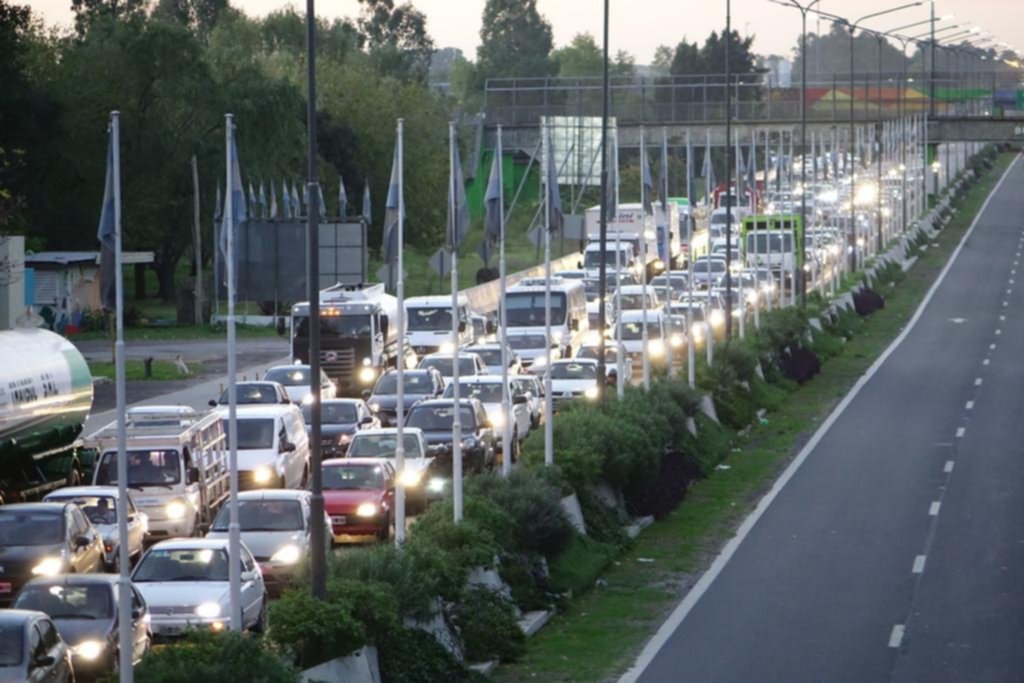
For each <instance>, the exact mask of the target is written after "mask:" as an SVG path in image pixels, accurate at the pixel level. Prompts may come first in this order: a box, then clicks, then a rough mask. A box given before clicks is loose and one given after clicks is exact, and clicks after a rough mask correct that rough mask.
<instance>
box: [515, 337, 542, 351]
mask: <svg viewBox="0 0 1024 683" xmlns="http://www.w3.org/2000/svg"><path fill="white" fill-rule="evenodd" d="M508 345H509V346H511V347H512V348H513V349H515V350H517V351H520V350H524V349H543V348H544V335H542V334H522V335H515V336H512V337H509V338H508Z"/></svg>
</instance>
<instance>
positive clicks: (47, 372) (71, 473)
mask: <svg viewBox="0 0 1024 683" xmlns="http://www.w3.org/2000/svg"><path fill="white" fill-rule="evenodd" d="M91 408H92V376H91V375H90V373H89V366H88V365H87V364H86V362H85V359H84V358H83V357H82V354H81V353H79V352H78V349H76V348H75V346H74V345H73V344H72V343H71V342H69V341H68V340H66V339H65V338H64V337H61V336H60V335H57V334H54V333H52V332H49V331H47V330H37V329H20V330H8V331H3V332H0V504H3V503H13V502H19V501H32V500H39V499H40V498H42V497H43V496H45V495H46V494H47V493H49V492H50V491H53V490H54V489H58V488H61V487H63V486H76V485H78V484H81V483H83V482H84V481H87V478H88V476H89V474H90V472H91V470H92V465H93V461H94V459H95V455H94V454H93V453H91V452H89V451H86V450H85V449H83V448H82V442H81V441H80V440H79V438H78V437H79V435H80V434H81V432H82V427H83V426H84V424H85V418H86V417H87V416H88V414H89V410H90V409H91Z"/></svg>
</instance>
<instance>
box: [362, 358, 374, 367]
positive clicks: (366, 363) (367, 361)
mask: <svg viewBox="0 0 1024 683" xmlns="http://www.w3.org/2000/svg"><path fill="white" fill-rule="evenodd" d="M371 365H373V361H372V360H370V358H369V357H366V358H364V359H363V367H364V368H368V367H370V366H371Z"/></svg>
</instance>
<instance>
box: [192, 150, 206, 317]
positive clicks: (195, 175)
mask: <svg viewBox="0 0 1024 683" xmlns="http://www.w3.org/2000/svg"><path fill="white" fill-rule="evenodd" d="M192 197H193V203H192V210H193V211H194V213H193V220H194V223H195V236H194V238H193V239H194V244H195V249H194V251H195V254H193V256H195V261H196V282H195V314H194V315H195V323H196V325H202V324H203V323H204V320H203V239H202V235H203V232H202V227H201V225H202V224H201V223H200V222H199V162H198V161H196V155H195V154H193V155H192Z"/></svg>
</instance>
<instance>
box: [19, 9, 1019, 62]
mask: <svg viewBox="0 0 1024 683" xmlns="http://www.w3.org/2000/svg"><path fill="white" fill-rule="evenodd" d="M26 1H27V3H28V4H29V5H30V6H31V7H32V8H33V10H35V11H36V12H37V13H39V14H41V15H42V16H43V17H44V18H45V20H46V21H47V23H51V24H53V23H58V24H66V25H70V24H71V21H72V14H71V9H70V8H71V0H14V2H15V4H19V3H25V2H26ZM908 1H910V0H908ZM231 2H232V4H233V5H234V6H235V7H240V8H242V9H243V10H244V11H245V12H246V13H248V14H251V15H254V16H259V15H263V14H266V13H268V12H270V11H273V10H275V9H278V8H281V7H287V6H288V5H294V6H296V7H298V8H299V9H300V11H304V8H305V2H294V1H289V0H231ZM610 2H611V14H610V16H611V21H610V34H611V35H610V47H611V49H612V52H613V53H614V52H615V51H618V50H626V51H627V52H629V53H631V54H633V55H634V56H635V57H636V59H637V63H638V64H647V63H649V62H650V61H651V58H652V56H653V55H654V50H655V48H656V47H657V46H658V45H672V46H674V45H676V44H677V43H678V42H679V41H680V40H681V39H682V38H684V37H686V38H688V39H689V40H691V41H692V40H698V41H701V42H702V41H703V39H704V37H705V36H707V35H708V34H709V33H710V32H711V31H712V30H715V29H721V28H723V27H724V26H725V2H724V0H718V2H714V1H713V0H610ZM935 2H936V15H938V16H941V15H945V14H955V15H956V23H959V22H970V23H971V24H972V25H977V26H980V27H981V28H982V29H985V30H988V31H992V32H994V33H995V34H996V36H997V39H998V40H1000V41H1005V42H1008V43H1010V44H1012V45H1014V46H1016V47H1017V48H1018V49H1020V48H1024V21H1020V18H1019V12H1020V10H1021V6H1022V4H1024V0H935ZM484 3H485V0H412V4H413V5H415V6H416V7H417V8H418V9H419V10H420V11H422V12H424V13H425V14H426V16H427V22H428V29H429V31H430V34H431V35H432V36H433V37H434V41H435V43H436V44H437V46H438V47H457V48H459V49H461V50H462V51H463V53H465V54H466V56H467V57H469V58H471V59H472V58H475V54H476V46H477V45H478V44H479V41H480V17H481V14H482V12H483V7H484ZM602 4H603V3H602V0H538V7H539V8H540V11H541V14H543V15H544V16H545V17H546V18H547V19H548V21H550V22H551V25H552V27H553V29H554V35H555V45H556V46H561V45H565V44H566V43H568V42H569V41H571V40H572V38H573V36H574V35H576V34H577V33H586V32H589V33H591V34H593V35H594V36H596V37H598V42H599V43H600V35H601V31H602V9H601V8H602ZM801 4H806V3H805V2H802V3H801ZM898 4H902V3H899V2H897V1H896V0H821V2H820V3H819V4H818V6H817V7H818V8H821V9H823V10H824V11H827V12H831V13H833V14H838V15H842V16H848V17H849V18H850V19H851V20H853V19H858V18H860V17H861V16H865V15H867V14H871V13H873V12H876V11H880V10H884V9H886V8H888V7H893V6H896V5H898ZM317 12H318V13H319V14H321V15H323V16H327V17H351V18H355V17H356V16H358V14H359V3H358V2H357V0H330V1H327V0H320V1H319V2H318V3H317ZM928 13H929V9H928V5H927V4H922V5H921V6H920V7H913V8H910V9H905V10H902V11H899V12H896V13H893V15H892V16H891V17H880V18H878V19H875V20H871V21H869V22H867V23H866V24H865V25H866V26H868V27H871V28H877V29H881V30H890V29H893V28H897V27H899V26H903V25H905V24H910V23H913V22H916V21H921V20H924V19H927V18H928ZM854 15H856V16H854ZM732 23H733V27H734V29H735V30H737V31H739V32H740V34H741V35H743V36H748V35H753V36H754V51H755V52H757V53H759V54H782V55H784V56H786V57H789V56H791V53H792V48H793V47H794V46H795V44H796V40H797V35H798V33H799V30H800V13H799V12H798V11H797V10H796V9H787V8H785V7H780V6H779V5H776V4H773V3H771V2H769V0H732ZM923 28H927V27H923ZM808 30H809V31H813V30H815V21H814V19H813V18H809V19H808ZM827 30H828V27H827V25H825V24H824V23H823V24H822V32H827ZM914 30H915V31H916V30H918V29H914Z"/></svg>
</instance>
